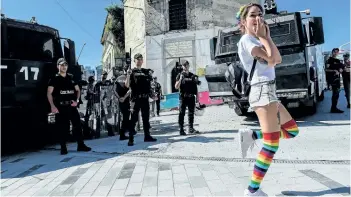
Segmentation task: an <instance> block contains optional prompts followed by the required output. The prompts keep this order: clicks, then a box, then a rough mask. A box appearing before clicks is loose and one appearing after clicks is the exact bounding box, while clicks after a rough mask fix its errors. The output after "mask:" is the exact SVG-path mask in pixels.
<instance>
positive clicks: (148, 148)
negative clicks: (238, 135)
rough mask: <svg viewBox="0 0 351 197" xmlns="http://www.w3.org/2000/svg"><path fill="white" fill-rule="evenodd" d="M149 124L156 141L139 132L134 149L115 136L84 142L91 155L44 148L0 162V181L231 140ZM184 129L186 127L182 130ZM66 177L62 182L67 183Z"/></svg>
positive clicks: (71, 148)
mask: <svg viewBox="0 0 351 197" xmlns="http://www.w3.org/2000/svg"><path fill="white" fill-rule="evenodd" d="M150 124H151V126H152V130H151V131H150V132H151V134H152V135H153V136H155V137H156V138H157V142H144V135H143V130H141V131H139V132H138V134H137V135H136V136H135V139H134V140H135V145H134V146H127V143H128V140H125V141H119V136H114V137H108V138H100V139H93V140H85V142H86V144H87V145H88V146H90V147H92V149H93V151H91V152H77V151H76V148H77V145H76V143H69V144H67V149H68V154H67V155H60V146H59V145H55V146H48V147H47V148H45V150H46V151H37V152H26V153H21V154H17V155H13V156H10V157H6V158H2V171H1V178H2V179H10V178H23V177H27V176H35V177H37V176H38V177H41V176H43V174H45V173H47V172H51V171H57V170H60V169H65V168H69V167H73V166H79V165H84V164H88V163H91V162H95V163H94V164H93V165H101V163H104V162H105V160H107V159H110V158H114V157H119V156H123V155H125V154H129V153H132V155H131V156H133V155H136V154H157V153H162V151H164V150H166V149H167V147H168V146H169V145H170V144H172V143H179V142H180V143H181V142H192V143H211V142H222V141H228V140H233V138H224V137H209V136H201V134H199V135H194V134H188V135H187V136H180V135H179V133H178V132H179V127H178V124H177V123H176V122H175V123H162V121H160V120H153V121H150ZM197 125H198V124H194V126H197ZM185 128H187V127H186V126H185ZM186 132H187V130H186ZM233 132H237V131H233V130H215V131H210V132H206V134H213V133H233ZM48 150H51V151H48ZM38 153H39V154H38ZM78 169H80V168H78ZM78 169H77V170H78ZM75 173H76V174H77V175H79V173H80V171H79V172H78V171H77V172H73V174H72V175H70V176H69V177H71V176H77V175H74V174H75ZM69 177H68V178H67V180H64V181H68V182H69V181H70V180H68V179H69ZM6 181H8V180H6ZM64 181H63V182H64Z"/></svg>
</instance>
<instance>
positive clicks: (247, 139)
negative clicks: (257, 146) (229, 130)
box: [239, 129, 255, 158]
mask: <svg viewBox="0 0 351 197" xmlns="http://www.w3.org/2000/svg"><path fill="white" fill-rule="evenodd" d="M252 133H253V131H252V130H251V129H239V144H240V150H241V157H242V158H245V157H246V155H247V151H248V150H249V148H250V149H251V150H252V148H253V145H254V142H255V140H254V139H253V138H252Z"/></svg>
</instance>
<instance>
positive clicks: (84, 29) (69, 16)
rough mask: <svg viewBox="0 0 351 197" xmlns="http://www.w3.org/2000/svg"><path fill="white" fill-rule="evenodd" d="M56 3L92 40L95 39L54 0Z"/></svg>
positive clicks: (57, 0)
mask: <svg viewBox="0 0 351 197" xmlns="http://www.w3.org/2000/svg"><path fill="white" fill-rule="evenodd" d="M55 1H56V3H57V5H59V6H60V7H61V9H62V10H63V11H64V12H65V13H66V14H67V16H68V17H69V18H70V19H71V20H72V21H73V22H74V23H75V24H76V25H78V27H79V28H80V29H81V30H82V31H84V32H85V33H86V34H87V35H89V36H90V37H91V38H93V39H94V40H96V38H94V36H92V35H91V34H90V33H89V32H88V31H87V30H86V29H85V28H84V27H83V26H81V25H80V24H79V23H78V22H77V21H76V20H74V18H73V17H72V16H71V15H70V14H69V12H68V11H67V10H66V9H65V8H64V7H63V6H62V5H61V4H60V2H59V0H55Z"/></svg>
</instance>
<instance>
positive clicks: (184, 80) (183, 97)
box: [175, 60, 199, 135]
mask: <svg viewBox="0 0 351 197" xmlns="http://www.w3.org/2000/svg"><path fill="white" fill-rule="evenodd" d="M181 65H182V68H183V71H182V72H181V73H179V74H178V76H177V78H176V83H175V88H176V89H179V119H178V122H179V127H180V135H186V133H185V132H184V115H185V110H186V107H188V118H189V133H191V134H194V133H196V134H198V133H199V131H197V130H195V129H194V112H195V106H196V103H198V96H197V84H198V80H197V76H196V75H194V74H193V73H191V72H189V62H188V61H186V60H183V61H181Z"/></svg>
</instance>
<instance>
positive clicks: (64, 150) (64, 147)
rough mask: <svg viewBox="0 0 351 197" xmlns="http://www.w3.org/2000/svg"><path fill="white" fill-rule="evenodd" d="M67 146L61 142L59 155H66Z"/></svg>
mask: <svg viewBox="0 0 351 197" xmlns="http://www.w3.org/2000/svg"><path fill="white" fill-rule="evenodd" d="M67 153H68V151H67V147H66V144H61V155H67Z"/></svg>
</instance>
